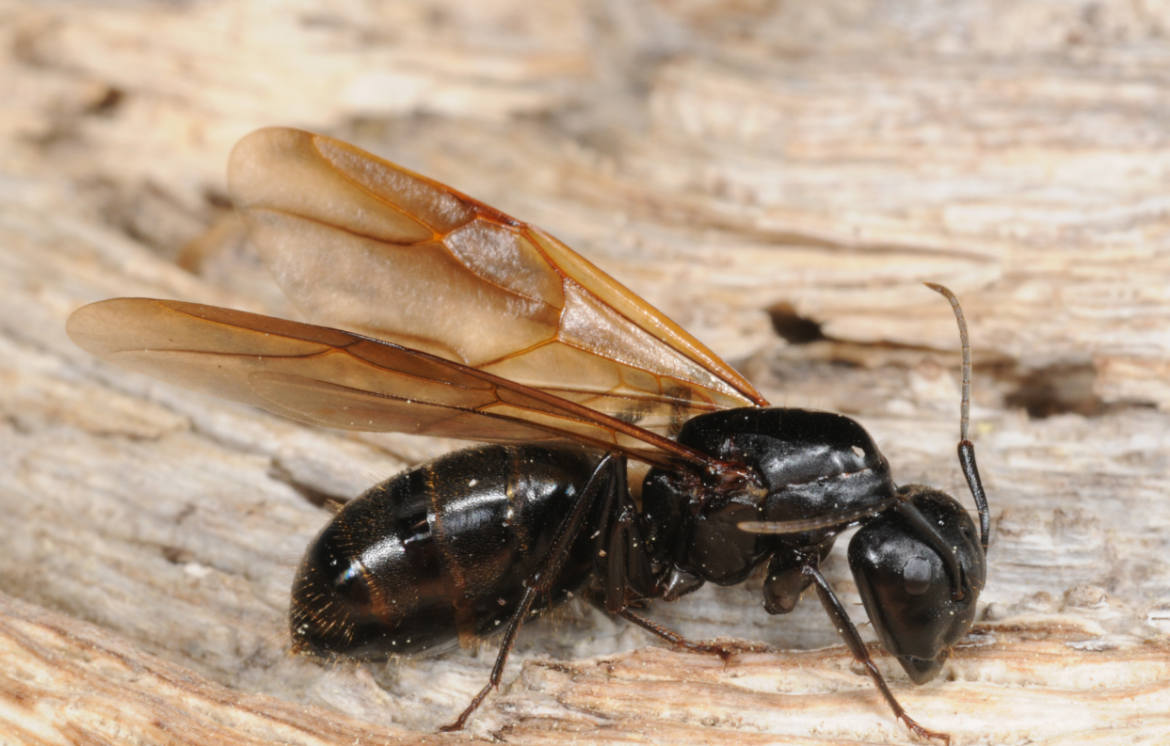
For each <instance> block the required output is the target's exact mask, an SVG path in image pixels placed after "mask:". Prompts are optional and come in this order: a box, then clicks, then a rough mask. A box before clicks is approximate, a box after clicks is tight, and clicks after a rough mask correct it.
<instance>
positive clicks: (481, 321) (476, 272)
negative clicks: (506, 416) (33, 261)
mask: <svg viewBox="0 0 1170 746" xmlns="http://www.w3.org/2000/svg"><path fill="white" fill-rule="evenodd" d="M229 176H230V178H229V181H230V185H231V193H232V199H233V200H234V201H235V203H236V206H237V207H238V208H239V209H240V211H241V212H242V214H243V215H244V217H245V219H246V221H247V222H248V225H249V227H250V231H251V235H252V238H253V240H254V242H255V243H256V244H257V246H258V247H259V248H260V252H261V254H262V255H263V257H264V260H265V262H266V263H267V264H268V266H269V268H270V269H271V271H272V273H273V274H274V275H275V277H276V280H277V282H278V283H280V285H281V287H282V288H283V289H284V291H285V293H286V294H287V295H288V296H289V297H290V298H291V299H292V300H293V302H294V303H296V304H297V305H298V307H299V308H300V309H301V310H302V311H303V312H304V313H305V314H306V316H308V318H310V319H312V320H314V321H319V322H321V323H324V324H328V325H329V326H337V327H340V328H343V329H348V330H350V331H353V332H357V333H358V334H362V335H366V336H370V337H374V338H377V339H382V340H386V341H388V342H393V343H395V344H398V345H402V346H405V347H410V348H414V349H418V350H423V351H426V352H428V353H431V354H433V355H436V356H439V357H442V358H445V359H447V360H451V361H455V362H458V363H461V364H463V365H466V366H469V367H472V368H475V369H477V370H481V371H484V372H487V373H493V374H495V375H497V376H499V377H501V378H506V379H508V380H511V381H516V382H518V383H521V384H523V385H524V386H527V387H530V388H534V389H538V390H540V391H543V392H547V393H551V394H554V395H556V396H558V397H561V398H563V399H567V400H569V401H572V402H575V403H578V404H581V405H583V406H586V407H589V408H591V409H593V410H596V411H598V412H602V413H605V414H608V415H611V416H613V417H617V418H619V419H621V420H624V421H626V422H631V423H637V424H638V425H639V426H641V427H643V428H648V429H651V430H654V431H656V432H658V433H665V434H673V433H674V432H676V431H677V428H678V427H679V426H680V425H681V424H682V422H684V421H685V420H687V419H689V418H690V417H692V416H694V415H696V414H700V413H703V412H709V411H714V410H718V409H727V408H733V407H743V406H752V405H764V404H766V403H767V402H765V401H764V399H763V398H762V397H761V396H760V395H759V394H758V393H757V392H756V391H755V389H754V388H752V386H751V384H749V383H748V382H747V381H746V380H745V379H744V378H743V377H742V376H740V375H739V374H738V373H736V372H735V371H734V370H732V369H731V368H730V367H729V366H728V365H727V364H726V363H724V362H723V361H722V360H720V359H719V358H718V357H717V356H716V355H715V354H714V353H712V352H711V351H710V350H708V349H707V348H706V347H704V346H703V345H702V344H700V343H699V342H698V341H697V340H695V339H694V338H693V337H691V336H690V335H689V334H687V333H686V332H685V331H683V330H682V329H681V328H680V327H678V326H677V325H676V324H674V323H673V322H672V321H670V320H669V319H667V318H666V317H665V316H663V315H662V314H661V313H659V312H658V311H656V310H655V309H653V308H652V307H650V306H649V305H648V304H646V302H645V301H643V300H641V299H640V298H638V297H637V296H636V295H634V294H633V293H631V292H630V291H629V290H627V289H626V288H624V287H622V286H621V285H620V284H619V283H618V282H616V281H615V280H613V279H612V278H611V277H609V276H608V275H606V274H605V273H603V272H602V271H601V270H599V269H597V268H596V267H594V266H593V265H592V264H590V263H589V262H587V261H585V260H584V259H582V258H581V257H580V256H578V255H577V254H576V253H575V252H573V251H572V250H571V249H569V248H568V247H567V246H565V245H564V244H562V243H561V242H560V241H557V240H556V239H555V238H553V237H552V236H550V235H548V234H547V233H545V232H544V231H542V230H540V229H539V228H535V227H533V226H530V225H527V224H525V223H521V222H519V221H517V220H514V219H512V218H510V217H508V216H507V215H504V214H502V213H500V212H499V211H497V210H494V209H492V208H490V207H488V206H487V205H484V204H482V203H480V202H477V201H476V200H474V199H472V198H470V197H467V196H466V195H463V194H460V193H459V192H456V191H454V190H452V189H449V188H447V187H445V186H443V185H441V184H438V183H436V182H434V181H431V180H430V179H427V178H425V177H422V176H419V175H417V174H414V173H411V172H410V171H407V170H405V169H402V168H399V167H398V166H395V165H394V164H392V163H388V162H386V161H383V160H381V159H379V158H376V157H375V156H372V155H370V154H369V153H365V152H363V151H361V150H358V149H357V148H355V147H353V146H351V145H347V144H345V143H342V142H339V141H337V140H334V139H331V138H328V137H324V136H321V135H313V134H310V133H307V132H301V131H298V130H289V129H265V130H260V131H258V132H255V133H253V134H251V135H249V136H248V137H246V138H245V139H244V140H243V141H241V142H240V143H239V144H238V145H237V146H236V148H235V151H234V152H233V153H232V158H231V165H230V167H229Z"/></svg>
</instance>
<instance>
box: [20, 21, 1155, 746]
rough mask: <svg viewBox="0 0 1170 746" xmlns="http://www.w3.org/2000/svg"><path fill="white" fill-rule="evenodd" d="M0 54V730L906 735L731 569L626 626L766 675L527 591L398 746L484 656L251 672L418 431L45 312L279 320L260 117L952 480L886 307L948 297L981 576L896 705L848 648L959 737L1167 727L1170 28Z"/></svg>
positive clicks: (391, 737) (944, 354) (823, 24)
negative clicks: (550, 614) (316, 555)
mask: <svg viewBox="0 0 1170 746" xmlns="http://www.w3.org/2000/svg"><path fill="white" fill-rule="evenodd" d="M0 60H2V62H0V414H2V416H0V474H2V475H3V479H2V480H0V513H2V515H3V517H2V518H0V744H9V743H36V744H64V743H76V742H82V741H85V742H87V743H107V742H108V743H198V744H203V743H241V744H244V743H247V744H253V743H267V742H275V743H296V744H301V743H304V744H318V743H322V744H324V743H328V744H342V743H345V744H350V743H355V742H361V743H370V742H391V741H398V740H401V741H407V742H418V741H422V740H427V741H435V742H438V741H444V742H454V741H462V740H464V739H466V738H468V737H472V738H476V739H491V738H501V739H503V740H506V741H508V742H512V743H525V744H530V743H541V744H553V743H561V742H567V741H573V742H578V743H600V742H614V743H617V742H627V741H631V740H639V741H644V742H654V743H672V744H673V743H736V744H755V743H761V744H762V743H802V744H803V743H815V744H825V743H853V742H857V741H865V742H891V743H903V742H907V741H909V740H910V737H909V735H908V734H907V732H906V731H905V729H904V728H902V727H901V726H900V725H899V724H897V723H896V722H895V721H894V720H893V719H892V717H891V716H890V713H889V712H888V711H887V709H886V708H885V706H884V705H883V704H882V702H881V701H880V699H879V698H878V696H877V694H876V692H874V690H873V689H872V687H871V686H870V684H869V682H868V680H867V679H866V677H865V676H864V675H863V674H862V672H861V671H859V670H858V669H857V668H856V667H854V666H852V665H851V664H850V663H849V661H848V659H847V656H846V655H845V654H844V651H843V649H842V648H840V647H839V646H836V638H835V633H834V632H833V631H832V629H830V628H829V627H828V624H827V623H826V621H825V618H824V615H823V613H822V612H821V611H820V610H819V608H818V607H817V604H816V603H815V600H813V599H811V598H810V599H806V600H805V603H804V604H803V605H802V608H800V609H798V610H797V612H796V613H795V614H793V615H792V618H774V617H768V616H767V615H766V614H765V613H764V612H763V611H762V609H760V608H759V602H758V599H759V595H758V588H759V582H758V580H757V581H756V582H755V583H749V584H747V586H748V587H736V588H728V589H710V590H705V591H703V592H701V593H700V594H698V595H697V596H696V597H693V598H688V599H686V600H684V601H683V602H680V603H678V604H674V605H665V604H659V605H658V606H657V607H656V609H655V614H656V616H657V618H658V619H660V620H661V621H663V622H666V623H669V624H671V625H673V626H675V627H676V628H678V629H680V630H682V631H684V632H686V633H688V634H691V635H693V636H697V637H703V636H714V635H728V636H734V637H740V638H746V639H752V640H760V641H764V642H767V643H769V644H771V645H773V646H775V647H776V648H777V649H778V652H775V653H767V654H759V655H750V656H743V657H741V658H740V659H739V660H737V661H735V662H733V663H732V664H731V665H728V666H726V667H724V666H723V665H722V664H720V663H719V662H718V661H712V660H708V659H706V658H703V657H698V656H692V655H683V654H679V653H675V652H672V651H669V650H666V649H664V648H661V647H659V646H658V645H657V644H656V643H655V642H654V641H652V640H650V639H648V638H647V637H646V636H645V635H644V634H642V633H641V632H639V631H637V630H634V629H631V628H630V627H628V626H627V625H624V624H622V623H615V622H613V621H610V620H608V619H606V618H605V617H604V615H602V614H600V613H598V612H596V611H593V610H591V609H588V608H583V609H569V610H567V611H566V612H565V613H564V614H561V615H559V616H558V617H556V618H554V619H546V620H543V621H542V622H540V623H538V624H534V625H532V628H531V629H530V630H526V633H525V634H524V635H522V640H521V644H520V650H519V656H518V657H517V658H516V659H515V661H516V662H515V663H514V664H513V666H512V667H511V668H510V671H509V675H508V677H507V682H508V683H507V685H506V686H505V688H504V692H503V694H502V695H501V696H499V697H492V698H490V699H489V700H488V702H487V704H486V705H485V707H484V708H483V710H482V711H481V715H480V716H479V717H478V719H477V720H476V721H475V723H474V724H473V727H472V729H471V733H470V736H469V735H466V734H464V735H455V736H442V737H440V736H432V735H424V736H420V735H418V734H420V733H421V734H430V733H431V732H432V731H433V730H434V728H435V727H436V726H437V725H439V724H441V723H443V722H446V721H447V720H449V719H450V718H451V717H452V716H453V715H454V713H456V712H457V711H458V710H459V709H460V708H461V707H462V706H463V704H464V703H465V702H466V700H467V699H468V698H469V697H470V695H471V694H472V693H473V692H474V691H475V690H476V689H478V687H479V686H481V685H482V682H483V681H484V680H485V679H486V676H487V670H488V668H489V667H490V665H491V660H492V655H493V653H494V649H493V648H492V646H491V645H490V644H489V645H488V646H487V647H486V648H485V649H484V651H482V652H481V654H480V655H478V656H473V655H470V654H468V653H466V652H458V651H456V652H454V653H450V654H447V655H444V656H440V657H438V658H433V659H425V660H410V661H398V662H394V663H391V664H390V665H388V666H367V667H353V666H344V665H342V666H333V667H322V666H320V665H318V664H316V663H313V662H311V661H304V660H300V659H295V658H291V657H290V656H288V655H287V652H286V651H287V635H286V632H285V609H286V605H287V597H288V586H289V582H290V579H291V575H292V572H293V567H294V565H295V563H296V562H297V560H298V558H299V553H300V551H301V550H302V549H303V547H304V546H305V544H306V543H307V542H308V540H309V539H310V538H311V537H312V535H313V534H314V533H315V532H316V531H317V530H319V528H320V527H321V525H323V523H324V522H325V521H326V520H327V519H328V513H327V511H325V510H324V509H322V508H321V507H320V505H321V504H322V503H323V502H326V501H328V500H330V499H345V498H347V497H350V496H352V495H355V494H357V493H358V492H360V491H362V490H364V489H365V488H366V487H368V486H369V485H370V484H372V483H373V482H375V481H377V480H379V479H381V478H385V477H387V476H390V475H392V474H393V473H395V472H396V471H398V470H399V469H400V468H402V467H403V466H404V465H406V464H409V463H414V462H416V461H418V460H420V459H424V458H426V457H428V456H430V455H434V454H437V453H441V452H442V451H443V450H445V449H447V448H449V447H451V446H452V445H453V444H449V443H436V442H432V441H424V440H410V439H407V438H404V437H398V436H375V437H367V436H355V435H346V434H338V433H333V432H327V431H319V430H313V429H311V428H306V427H301V426H299V425H295V424H292V423H289V422H285V421H282V420H279V419H276V418H274V417H270V416H267V415H264V414H262V413H258V412H254V411H250V410H246V409H244V408H240V407H235V406H231V405H227V404H224V403H222V402H218V401H213V400H209V399H205V398H202V397H199V396H196V395H192V394H188V393H186V392H183V391H180V390H177V389H173V388H171V387H168V386H166V385H163V384H160V383H157V382H154V381H151V380H148V379H146V378H143V377H140V376H137V375H132V374H129V373H125V372H123V371H121V370H118V369H115V368H112V367H110V366H108V365H105V364H102V363H100V362H98V361H95V360H93V359H92V358H90V357H89V356H88V355H86V354H84V353H82V352H81V351H80V350H78V349H77V348H75V347H74V346H73V345H72V344H71V343H70V342H69V340H68V339H67V338H66V336H65V334H64V330H63V324H64V320H65V318H66V317H67V316H68V314H69V313H70V312H71V311H72V310H73V309H75V308H76V307H78V306H79V305H81V304H83V303H86V302H90V301H94V300H99V299H102V298H107V297H112V296H119V295H149V296H159V297H171V298H180V299H184V300H194V301H201V302H210V303H216V304H220V305H226V306H233V307H238V308H245V309H249V310H256V311H263V312H268V313H272V314H275V315H286V316H291V315H294V311H292V309H291V308H289V307H288V305H287V303H286V302H285V301H284V300H283V298H281V296H280V294H279V291H277V290H276V289H275V287H274V286H273V285H272V284H271V283H270V281H269V280H267V278H266V277H265V275H264V273H263V270H262V268H260V267H259V266H257V264H256V262H255V260H254V259H253V257H252V255H251V254H250V253H249V251H248V249H247V247H246V244H244V243H243V242H242V241H241V240H240V239H239V237H238V235H237V233H236V228H235V226H234V223H233V221H232V220H231V217H230V215H231V214H230V210H229V209H228V207H227V205H226V203H225V197H224V194H225V190H224V177H223V170H224V164H225V163H226V158H227V153H228V150H229V149H230V147H231V145H232V144H233V142H234V141H235V140H237V139H238V138H239V137H240V136H242V135H243V134H244V133H246V132H248V131H249V130H251V129H253V128H256V127H259V126H263V125H267V124H287V125H296V126H301V127H306V128H310V129H315V130H318V131H324V132H327V133H329V134H333V135H336V136H339V137H342V138H345V139H349V140H352V141H355V142H357V143H358V144H360V145H362V146H364V147H367V148H369V149H372V150H375V151H376V152H378V153H380V154H382V155H384V156H386V157H389V158H391V159H394V160H397V161H400V162H402V163H404V164H405V165H407V166H409V167H411V168H414V169H416V170H419V171H421V172H423V173H426V174H428V175H431V176H433V177H435V178H438V179H440V180H443V181H446V182H448V183H451V184H453V185H455V186H456V187H458V188H459V189H461V190H464V191H466V192H469V193H471V194H473V195H475V196H477V197H479V198H481V199H483V200H485V201H487V202H489V203H491V204H494V205H496V206H498V207H500V208H502V209H504V210H506V211H508V212H511V213H513V214H515V215H517V216H518V217H521V218H523V219H526V220H530V221H532V222H535V223H537V224H539V225H541V226H543V227H545V228H547V229H548V230H550V231H551V232H552V233H554V234H555V235H557V236H558V237H560V238H561V239H563V240H565V241H567V242H568V243H570V244H571V245H573V246H575V247H577V248H578V249H579V250H581V251H582V252H583V253H585V254H586V255H587V256H588V257H590V258H591V259H593V260H594V261H596V262H597V263H598V264H599V265H601V266H602V267H603V268H605V269H606V270H608V271H610V272H612V273H613V274H614V275H615V276H617V277H618V278H619V279H621V280H623V281H624V282H626V283H627V284H628V285H629V286H630V287H632V288H633V289H634V290H636V291H637V292H639V293H642V294H643V295H644V296H645V297H646V298H648V299H650V300H651V301H652V302H653V303H655V304H657V305H658V306H659V307H661V308H662V309H663V310H665V311H666V312H667V313H669V314H670V315H672V316H673V317H674V318H675V319H677V320H678V321H679V322H680V323H682V324H683V325H684V326H686V327H688V328H689V329H691V330H692V331H693V332H695V333H696V334H697V335H698V336H699V337H700V338H702V339H703V340H704V341H706V342H707V343H708V344H710V345H711V346H712V347H713V348H714V349H716V350H717V351H718V352H719V353H721V354H723V355H725V356H726V357H727V358H728V359H729V360H731V361H733V362H734V363H736V364H737V365H739V366H741V368H742V369H743V370H745V371H746V372H747V373H748V375H749V376H750V377H751V378H752V379H753V380H754V381H756V382H757V383H758V384H759V385H760V387H761V389H762V390H763V391H764V393H765V395H767V396H768V397H769V398H770V399H771V400H772V401H773V402H774V403H777V404H786V405H804V406H816V407H821V408H825V409H832V410H837V411H843V412H846V413H849V414H851V415H854V416H856V417H858V418H859V419H860V420H861V421H862V422H863V423H864V424H865V425H866V426H867V427H868V428H869V429H870V430H871V432H873V433H874V435H875V436H876V437H877V438H878V439H879V442H880V443H881V444H882V447H883V450H884V451H885V453H886V455H887V456H888V457H889V458H890V460H891V462H892V463H893V465H894V468H895V473H896V477H897V478H898V480H899V481H901V482H911V481H925V482H929V483H932V484H935V485H938V486H941V487H944V488H947V489H949V490H951V491H952V492H955V493H956V494H960V495H961V496H962V497H964V499H966V492H965V488H964V487H963V485H962V481H961V478H960V476H959V473H958V470H957V468H956V465H955V463H954V456H953V449H954V441H955V437H956V430H957V423H956V419H957V416H956V411H957V405H958V386H957V365H956V363H957V352H956V350H957V343H956V339H955V332H954V324H953V320H952V318H951V315H950V311H949V309H948V308H947V306H946V304H945V302H944V301H942V299H940V298H938V297H937V296H935V295H934V294H933V293H931V292H929V291H927V290H926V289H924V288H922V287H921V286H920V284H919V283H920V282H921V281H923V280H933V281H938V282H943V283H945V284H948V285H950V286H951V287H952V288H953V289H955V290H956V291H957V292H958V293H959V294H960V296H961V297H962V299H963V301H964V304H965V307H966V310H967V313H968V316H969V318H970V322H971V327H972V340H973V344H974V346H975V355H976V361H977V368H976V380H975V407H974V420H975V429H974V432H975V439H976V441H977V445H978V449H979V457H980V465H981V467H982V469H983V473H984V477H985V479H986V481H987V483H988V487H989V491H990V496H991V500H992V506H993V515H994V519H995V520H994V528H995V532H996V533H995V538H994V542H993V545H992V548H991V555H990V579H989V587H988V589H987V591H986V592H985V595H984V599H983V601H984V602H985V603H984V604H983V611H982V613H981V616H980V621H979V623H978V625H977V627H976V630H975V633H974V634H973V635H972V636H971V637H970V639H969V640H968V641H967V642H965V643H964V644H963V645H962V646H960V648H959V649H958V650H957V652H956V655H955V659H954V661H953V663H952V664H950V665H948V667H947V670H946V672H945V673H944V675H943V676H941V677H940V679H939V680H937V681H935V682H933V683H931V684H930V685H927V686H925V687H921V688H915V687H913V686H911V685H910V684H909V683H908V681H907V680H906V678H905V677H904V676H903V675H902V674H901V672H900V671H899V670H898V668H897V666H896V665H895V664H892V663H891V661H890V660H888V659H886V658H884V657H883V658H882V659H881V660H880V661H879V663H880V665H881V666H882V668H883V670H885V671H886V672H887V673H888V675H889V676H890V678H891V680H892V681H893V685H894V688H895V691H896V693H897V695H898V696H899V697H900V698H901V700H902V701H903V703H904V704H906V705H907V708H908V709H909V711H910V712H911V713H912V714H914V715H915V716H916V717H917V718H918V719H919V720H920V721H921V722H922V723H923V724H925V725H927V726H928V727H932V728H936V729H941V730H946V731H949V732H951V733H952V734H953V735H954V736H955V740H956V742H958V743H1013V744H1014V743H1025V742H1026V743H1044V744H1057V743H1061V744H1063V743H1073V742H1076V743H1084V742H1093V743H1116V742H1119V741H1121V740H1125V742H1126V743H1166V742H1167V741H1170V715H1167V713H1168V712H1170V560H1168V559H1167V557H1170V494H1168V487H1167V476H1168V474H1167V472H1168V471H1170V470H1168V465H1167V458H1168V454H1170V103H1168V102H1170V2H1166V0H1101V1H1098V2H1076V1H1074V0H1062V1H1057V0H1040V1H1033V2H1027V3H1021V2H1011V1H1009V0H971V1H970V2H966V3H961V4H954V3H932V2H927V1H926V0H919V1H918V2H913V1H911V0H904V1H902V2H894V1H892V0H884V1H883V0H823V1H822V2H808V3H797V2H779V1H778V0H632V1H629V2H623V1H621V0H609V1H598V0H558V2H548V3H534V2H532V0H525V1H521V0H484V1H483V2H478V3H465V2H458V1H456V0H448V1H427V2H424V1H422V0H415V1H409V0H408V1H404V2H394V3H374V2H358V1H356V0H351V1H346V2H325V1H324V0H303V1H301V2H262V1H261V0H203V1H198V2H197V1H191V2H182V3H176V2H145V1H143V0H123V1H122V2H116V3H115V2H111V3H106V4H101V3H94V2H80V1H78V2H54V3H38V2H32V1H27V2H18V1H16V0H0ZM208 231H211V233H208ZM193 241H196V243H195V244H192V242H193ZM225 246H226V247H228V250H226V251H218V252H217V251H207V250H206V249H207V248H208V247H220V248H222V247H225ZM180 259H182V260H183V261H184V262H185V263H186V264H187V266H192V267H196V268H197V269H198V270H199V274H198V276H197V275H194V274H191V273H189V272H187V271H184V270H183V269H180V268H179V267H178V266H177V264H176V262H177V261H178V260H180ZM769 309H771V311H772V312H773V315H774V316H776V317H778V318H787V317H791V316H792V315H794V314H795V315H797V316H799V317H801V318H804V319H807V320H810V321H812V322H815V323H817V324H819V325H820V328H821V330H822V332H823V334H824V336H825V338H824V339H822V340H820V341H816V342H813V343H811V344H799V345H798V344H786V343H785V342H784V341H783V340H782V339H781V338H780V337H778V336H777V335H776V333H775V332H774V331H773V325H772V322H771V317H770V315H769V312H768V311H769ZM1029 412H1030V413H1031V415H1033V416H1029ZM839 552H840V550H839ZM844 564H845V563H844V561H843V557H841V556H840V553H838V555H837V556H835V557H834V558H833V559H832V560H831V561H830V567H829V574H830V577H831V579H832V580H833V582H834V583H835V584H836V586H837V588H838V590H839V591H840V593H841V594H842V596H843V598H844V599H845V601H846V603H848V604H850V605H851V608H853V609H855V613H856V615H857V618H858V620H859V621H860V620H861V619H863V618H864V612H863V610H862V609H861V607H860V606H858V605H856V603H857V598H858V597H857V594H856V589H855V587H854V586H853V583H852V580H851V578H850V577H849V576H848V572H847V569H846V568H845V567H844ZM867 633H868V632H867ZM826 646H833V647H828V648H827V649H826ZM86 739H88V740H86Z"/></svg>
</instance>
